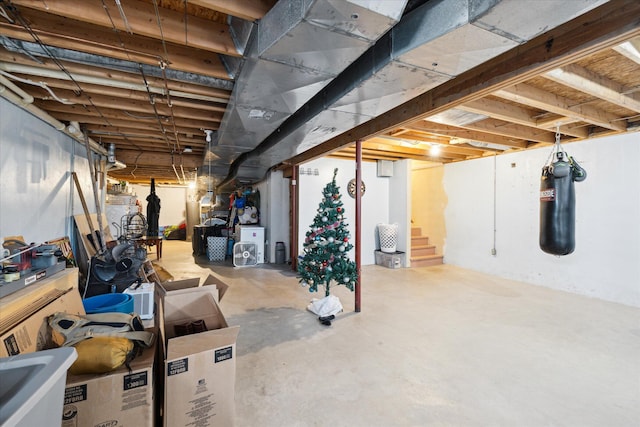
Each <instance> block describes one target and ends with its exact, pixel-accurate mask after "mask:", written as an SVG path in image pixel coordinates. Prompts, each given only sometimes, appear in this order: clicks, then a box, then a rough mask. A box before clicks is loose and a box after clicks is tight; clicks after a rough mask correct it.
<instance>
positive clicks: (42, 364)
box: [0, 347, 78, 427]
mask: <svg viewBox="0 0 640 427" xmlns="http://www.w3.org/2000/svg"><path fill="white" fill-rule="evenodd" d="M77 357H78V355H77V353H76V350H75V349H74V348H71V347H63V348H56V349H52V350H43V351H37V352H35V353H26V354H20V355H17V356H10V357H4V358H0V384H2V387H0V426H2V427H13V426H24V427H27V426H29V427H32V426H44V425H59V422H56V420H62V408H63V406H64V388H65V383H66V379H67V369H69V367H70V366H71V364H72V363H73V362H74V361H75V360H76V358H77Z"/></svg>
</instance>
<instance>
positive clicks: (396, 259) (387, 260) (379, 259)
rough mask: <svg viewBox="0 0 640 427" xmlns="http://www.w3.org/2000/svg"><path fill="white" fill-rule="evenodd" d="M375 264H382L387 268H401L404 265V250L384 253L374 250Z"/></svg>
mask: <svg viewBox="0 0 640 427" xmlns="http://www.w3.org/2000/svg"><path fill="white" fill-rule="evenodd" d="M375 257H376V265H382V266H384V267H387V268H402V266H403V265H404V252H399V251H396V252H393V253H386V252H382V251H375Z"/></svg>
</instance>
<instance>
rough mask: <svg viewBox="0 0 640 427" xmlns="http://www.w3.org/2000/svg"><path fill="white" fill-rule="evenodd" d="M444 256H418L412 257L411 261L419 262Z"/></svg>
mask: <svg viewBox="0 0 640 427" xmlns="http://www.w3.org/2000/svg"><path fill="white" fill-rule="evenodd" d="M442 257H443V255H438V254H434V255H418V256H412V257H411V261H419V260H422V259H434V258H442Z"/></svg>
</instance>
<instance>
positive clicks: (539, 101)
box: [494, 83, 627, 132]
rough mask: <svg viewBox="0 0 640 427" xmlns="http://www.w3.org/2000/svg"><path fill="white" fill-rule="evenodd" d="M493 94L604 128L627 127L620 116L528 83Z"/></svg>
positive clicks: (618, 129)
mask: <svg viewBox="0 0 640 427" xmlns="http://www.w3.org/2000/svg"><path fill="white" fill-rule="evenodd" d="M494 95H495V96H499V97H500V98H504V99H508V100H510V101H514V102H519V103H521V104H527V105H533V106H535V107H537V108H541V109H544V110H547V111H551V112H553V113H556V114H560V115H565V116H569V117H574V118H577V119H580V120H583V121H585V122H587V123H591V124H594V125H597V126H601V127H603V128H606V129H612V130H617V131H621V132H624V131H625V130H626V129H627V125H626V122H625V121H624V119H623V118H622V117H620V116H617V115H615V114H611V113H608V112H606V111H604V110H600V109H598V108H595V107H592V106H590V105H576V104H578V102H576V101H573V100H571V99H569V98H566V97H564V96H560V95H556V94H554V93H551V92H547V91H544V90H542V89H538V88H535V87H533V86H531V85H528V84H524V83H520V84H517V85H515V86H512V87H508V88H504V89H501V90H498V91H496V92H494Z"/></svg>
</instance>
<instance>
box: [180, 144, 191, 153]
mask: <svg viewBox="0 0 640 427" xmlns="http://www.w3.org/2000/svg"><path fill="white" fill-rule="evenodd" d="M182 152H183V153H193V148H191V146H190V145H187V146H186V147H184V150H182Z"/></svg>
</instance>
